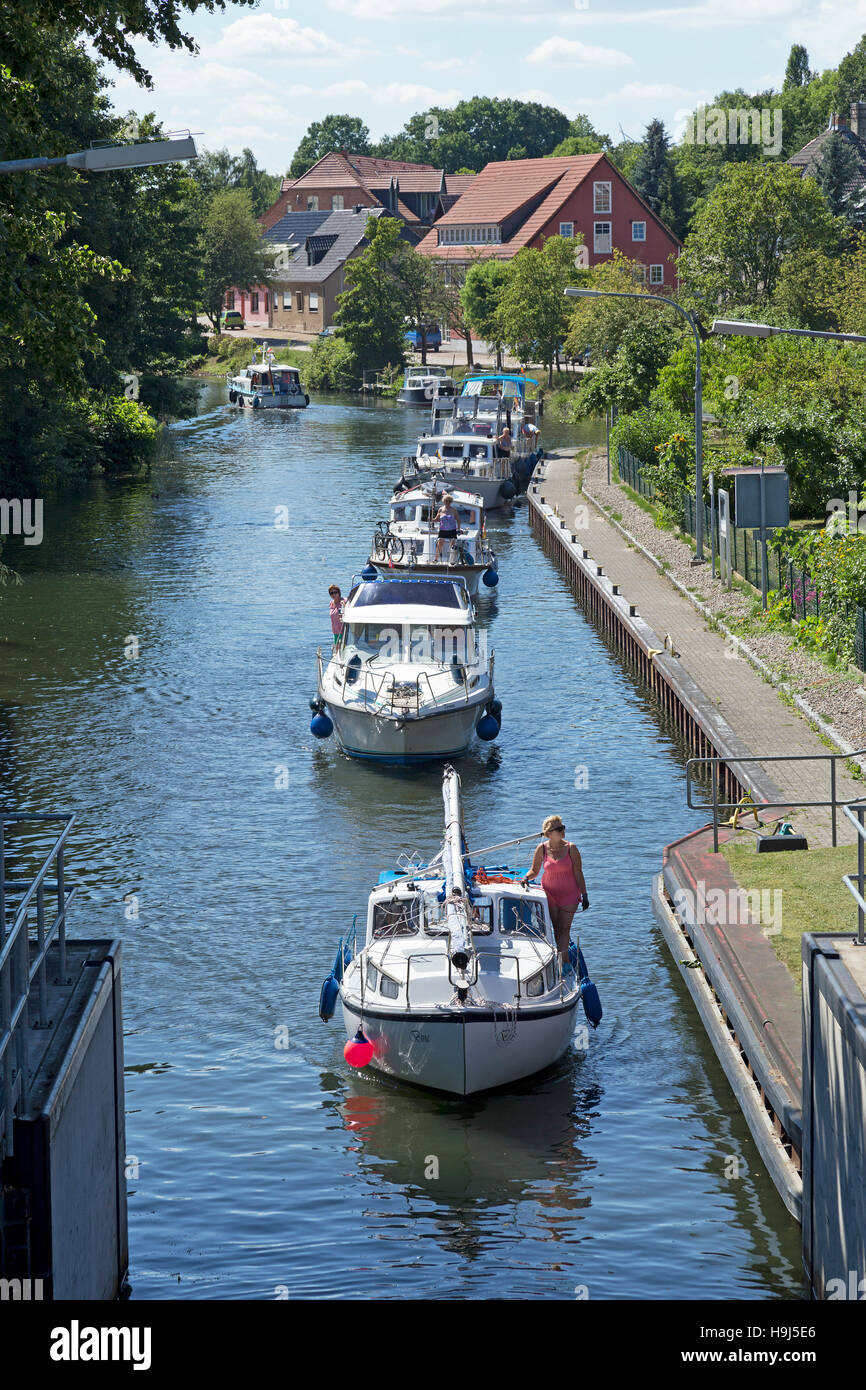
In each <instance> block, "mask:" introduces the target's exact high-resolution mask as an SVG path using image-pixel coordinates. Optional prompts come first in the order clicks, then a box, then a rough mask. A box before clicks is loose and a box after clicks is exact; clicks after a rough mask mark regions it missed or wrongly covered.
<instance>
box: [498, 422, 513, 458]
mask: <svg viewBox="0 0 866 1390" xmlns="http://www.w3.org/2000/svg"><path fill="white" fill-rule="evenodd" d="M496 452H497V454H498V455H499V457H500V458H501V459H507V458H511V430H510V429H509V427H508V425H506V426H505V428H504V429H503V431H502V433H501V434H500V435H498V436H497V439H496Z"/></svg>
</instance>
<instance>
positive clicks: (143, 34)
mask: <svg viewBox="0 0 866 1390" xmlns="http://www.w3.org/2000/svg"><path fill="white" fill-rule="evenodd" d="M231 3H232V4H233V5H245V6H249V5H252V4H254V3H255V0H231ZM226 4H227V0H107V2H106V3H104V4H99V5H94V4H92V2H91V0H65V3H64V4H63V5H58V4H57V3H56V0H31V2H30V3H29V4H28V5H27V14H26V22H25V21H24V20H23V19H22V18H21V11H20V10H18V12H17V23H18V25H19V26H20V29H21V31H22V34H23V32H24V31H25V30H32V32H33V33H34V34H39V33H44V32H46V31H48V30H50V29H54V28H55V26H57V25H58V23H59V24H62V26H63V28H64V29H65V31H66V33H67V35H68V36H69V37H73V36H75V35H77V34H86V35H87V37H88V39H89V40H90V42H91V43H92V45H93V47H94V49H95V50H96V52H97V53H98V54H99V56H100V58H104V59H106V61H107V62H109V63H112V64H113V65H114V66H115V67H117V68H119V69H120V70H121V72H128V73H130V75H131V76H132V77H134V78H135V80H136V82H138V83H140V84H141V85H142V86H148V87H149V86H151V85H152V84H151V80H150V76H149V74H148V72H147V70H146V69H145V68H144V67H143V66H142V64H141V62H140V61H139V58H138V55H137V53H136V50H135V47H134V45H133V43H132V42H131V40H133V39H137V38H140V39H145V40H146V41H147V42H148V43H151V44H156V43H159V42H162V43H165V44H167V46H168V47H169V48H173V49H174V48H185V49H186V50H187V52H189V53H195V52H196V45H195V42H194V40H193V39H192V38H191V37H190V35H189V34H185V33H184V32H183V30H182V29H181V27H180V21H181V17H182V14H183V11H184V10H188V11H189V13H190V14H195V13H196V12H197V11H198V10H206V11H207V12H208V13H209V14H213V13H214V11H215V10H224V9H225V8H226ZM16 8H17V7H15V6H12V5H10V6H9V7H8V13H9V15H10V18H15V17H16V16H15V11H16ZM26 41H27V40H26V39H25V42H26ZM0 52H2V53H3V54H4V58H5V60H6V61H7V62H9V61H10V49H9V48H8V47H3V46H2V45H0Z"/></svg>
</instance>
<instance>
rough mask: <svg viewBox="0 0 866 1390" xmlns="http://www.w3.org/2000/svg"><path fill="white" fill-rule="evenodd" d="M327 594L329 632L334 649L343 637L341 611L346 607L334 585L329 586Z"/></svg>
mask: <svg viewBox="0 0 866 1390" xmlns="http://www.w3.org/2000/svg"><path fill="white" fill-rule="evenodd" d="M328 593H329V594H330V595H331V609H330V612H331V631H332V632H333V634H334V646H335V647H336V645H337V643H338V642H339V640H340V638H341V637H342V635H343V609H344V608H345V606H346V600H345V599H344V598H343V595H342V594H341V593H340V590H339V588H338V587H337V585H336V584H332V585H331V587H330V589H329V590H328Z"/></svg>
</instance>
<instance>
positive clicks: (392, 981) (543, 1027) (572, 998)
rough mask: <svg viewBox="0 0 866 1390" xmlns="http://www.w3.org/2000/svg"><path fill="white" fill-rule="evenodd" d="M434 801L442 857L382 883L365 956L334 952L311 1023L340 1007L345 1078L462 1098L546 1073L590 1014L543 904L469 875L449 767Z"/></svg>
mask: <svg viewBox="0 0 866 1390" xmlns="http://www.w3.org/2000/svg"><path fill="white" fill-rule="evenodd" d="M442 792H443V801H444V809H445V836H444V841H443V844H442V848H441V850H440V851H439V853H438V854H437V855H436V856H435V857H434V858H433V859H432V860H430V862H429V863H428V864H426V865H424V864H419V865H417V866H416V867H413V868H411V869H410V870H409V872H402V873H400V872H393V871H389V872H385V873H383V874H381V875H380V877H379V882H378V884H377V885H376V886H375V887H374V888H373V891H372V892H371V893H370V896H369V900H368V907H367V919H366V929H365V931H364V935H363V944H362V945H361V947H360V949H358V948H357V946H356V943H355V942H354V940H350V941H348V942H347V943H345V944H344V943H343V942H340V945H339V947H338V951H337V960H336V961H335V965H334V970H333V971H332V972H331V975H329V976H328V978H327V979H326V981H325V983H324V985H323V987H322V995H321V1000H320V1013H321V1015H322V1017H323V1018H328V1017H330V1016H331V1015H332V1014H333V1011H334V1009H335V1007H336V1004H337V1002H338V1000H339V1003H340V1005H341V1007H342V1013H343V1021H344V1024H345V1028H346V1033H347V1035H348V1038H349V1042H348V1043H347V1045H346V1056H347V1059H348V1060H349V1061H350V1063H352V1064H353V1065H371V1066H373V1067H374V1068H375V1069H376V1070H378V1071H382V1072H385V1073H387V1074H388V1075H390V1076H394V1077H398V1078H399V1079H401V1080H403V1081H410V1082H413V1083H415V1084H416V1085H421V1086H428V1087H431V1088H433V1089H436V1090H441V1091H448V1092H450V1093H452V1094H456V1095H469V1094H471V1093H473V1092H476V1091H484V1090H489V1089H491V1088H493V1087H497V1086H504V1085H507V1084H509V1083H510V1082H513V1081H517V1080H519V1079H520V1078H522V1077H526V1076H531V1075H533V1074H534V1073H536V1072H538V1071H541V1070H543V1069H544V1068H546V1067H548V1066H550V1065H551V1064H552V1063H554V1062H556V1061H557V1060H558V1058H560V1057H561V1056H562V1054H563V1053H564V1052H565V1051H566V1050H567V1048H568V1046H569V1044H570V1042H571V1038H572V1034H573V1030H574V1022H575V1014H576V1011H577V1008H578V1005H579V1004H581V1002H583V1007H584V1011H585V1013H586V1016H587V1018H588V1020H589V1021H590V1022H591V1023H593V1025H595V1024H597V1023H598V1022H599V1021H600V1018H601V1006H600V1004H599V1003H598V995H597V991H596V990H595V986H594V985H592V982H591V981H590V980H589V977H588V973H587V970H586V964H585V961H584V960H583V956H582V953H581V952H580V949H579V947H575V949H574V952H573V953H571V952H570V953H569V959H568V960H566V961H563V960H562V958H561V956H560V954H559V953H558V951H557V948H556V939H555V936H554V932H553V926H552V923H551V919H550V912H549V909H548V906H547V899H546V896H545V894H544V891H543V890H542V889H541V888H540V887H533V886H529V887H524V886H523V885H522V884H521V883H520V882H519V879H518V877H517V874H516V872H509V871H503V870H502V869H492V868H491V869H482V868H480V867H478V866H477V865H475V866H474V865H472V863H471V862H470V855H469V851H468V847H467V845H466V843H465V839H464V836H463V829H462V826H463V818H462V812H461V805H460V780H459V778H458V776H457V773H456V772H455V770H454V768H453V767H447V768H446V769H445V772H444V776H443V787H442ZM524 838H529V837H524ZM511 843H518V842H511ZM494 848H499V849H501V848H503V846H501V845H500V846H498V847H494ZM483 852H484V851H482V853H483ZM575 962H576V963H577V969H575Z"/></svg>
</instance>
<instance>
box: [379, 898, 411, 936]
mask: <svg viewBox="0 0 866 1390" xmlns="http://www.w3.org/2000/svg"><path fill="white" fill-rule="evenodd" d="M420 925H421V911H420V905H419V902H418V896H417V894H415V896H414V897H411V898H389V899H388V900H387V901H386V902H381V903H374V904H373V935H374V937H378V936H414V935H415V933H416V932H417V931H418V928H419V927H420Z"/></svg>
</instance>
